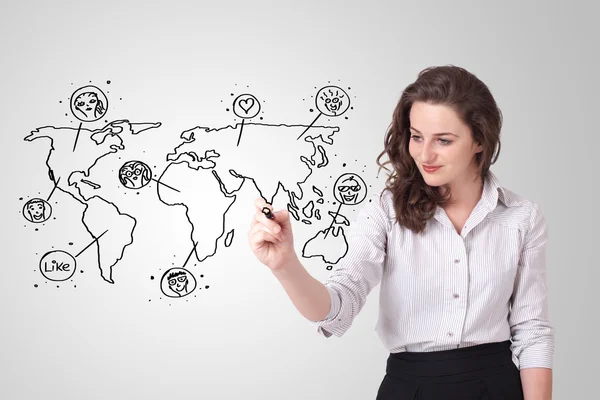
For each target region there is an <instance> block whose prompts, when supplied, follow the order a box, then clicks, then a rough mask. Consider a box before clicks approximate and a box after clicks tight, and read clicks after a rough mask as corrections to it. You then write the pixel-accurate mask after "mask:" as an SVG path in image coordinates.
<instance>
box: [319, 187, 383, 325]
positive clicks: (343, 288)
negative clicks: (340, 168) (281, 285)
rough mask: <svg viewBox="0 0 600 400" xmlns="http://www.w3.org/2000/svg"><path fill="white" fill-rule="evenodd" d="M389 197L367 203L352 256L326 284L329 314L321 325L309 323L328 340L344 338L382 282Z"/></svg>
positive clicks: (352, 239) (352, 233)
mask: <svg viewBox="0 0 600 400" xmlns="http://www.w3.org/2000/svg"><path fill="white" fill-rule="evenodd" d="M385 196H386V194H385V193H384V195H383V196H382V197H381V199H380V196H379V194H376V195H372V196H370V197H369V198H368V199H367V202H366V204H365V205H364V206H363V207H362V208H361V209H360V211H359V213H358V216H357V218H356V220H355V221H354V223H352V224H351V226H350V228H349V234H348V237H347V246H348V252H347V253H346V255H345V256H344V257H343V258H342V259H341V260H340V261H339V262H338V266H337V268H335V269H334V270H333V272H332V274H331V275H330V276H329V277H328V278H327V279H326V280H325V282H324V285H325V287H326V288H327V290H329V295H330V298H331V306H330V310H329V314H328V315H327V316H326V317H325V318H324V319H323V320H321V321H309V322H310V323H311V324H312V325H313V326H314V327H316V328H317V332H318V333H320V334H322V335H323V336H325V337H330V336H331V335H332V334H333V335H335V336H337V337H341V336H342V335H343V334H344V333H345V332H346V331H347V330H348V328H350V326H351V325H352V321H353V320H354V318H355V317H356V316H357V315H358V313H359V312H360V310H361V309H362V308H363V306H364V305H365V302H366V300H367V295H368V294H369V293H370V292H371V290H372V289H373V287H375V286H376V285H377V284H378V283H379V281H380V280H381V276H382V273H383V267H384V263H385V256H386V246H387V232H388V229H389V223H390V220H389V216H388V215H389V213H388V211H387V210H386V208H385V206H384V204H385Z"/></svg>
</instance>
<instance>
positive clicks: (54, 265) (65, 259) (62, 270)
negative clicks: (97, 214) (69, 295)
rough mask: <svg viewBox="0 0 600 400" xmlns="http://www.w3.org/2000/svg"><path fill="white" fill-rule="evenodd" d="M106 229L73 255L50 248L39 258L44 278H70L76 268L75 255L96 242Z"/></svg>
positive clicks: (57, 280)
mask: <svg viewBox="0 0 600 400" xmlns="http://www.w3.org/2000/svg"><path fill="white" fill-rule="evenodd" d="M106 232H108V229H107V230H105V231H104V232H102V234H101V235H99V236H98V237H96V238H94V240H92V242H91V243H90V244H88V245H87V246H85V247H84V248H83V250H81V251H80V252H79V253H77V255H76V256H75V257H73V256H72V255H71V254H69V253H67V252H66V251H63V250H52V251H49V252H47V253H46V254H44V255H43V256H42V258H41V259H40V272H41V274H42V275H43V276H44V278H46V279H48V280H49V281H54V282H62V281H66V280H67V279H70V278H71V277H72V276H73V274H74V273H75V270H76V269H77V261H76V260H75V259H76V258H77V257H79V256H80V255H81V253H83V252H84V251H86V250H87V249H88V248H89V247H90V246H91V245H93V244H94V243H96V242H97V241H98V240H100V238H101V237H102V236H104V234H105V233H106Z"/></svg>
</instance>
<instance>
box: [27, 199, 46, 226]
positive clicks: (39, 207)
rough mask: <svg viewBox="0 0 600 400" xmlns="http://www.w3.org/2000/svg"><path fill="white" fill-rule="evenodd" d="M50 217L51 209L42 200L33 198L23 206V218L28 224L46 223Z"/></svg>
mask: <svg viewBox="0 0 600 400" xmlns="http://www.w3.org/2000/svg"><path fill="white" fill-rule="evenodd" d="M51 215H52V207H51V206H50V203H48V202H47V201H46V200H44V199H38V198H34V199H31V200H29V201H28V202H27V203H25V205H24V206H23V216H24V217H25V219H26V220H27V221H29V222H33V223H34V224H39V223H42V222H46V221H47V220H48V219H49V218H50V216H51Z"/></svg>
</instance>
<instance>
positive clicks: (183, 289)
mask: <svg viewBox="0 0 600 400" xmlns="http://www.w3.org/2000/svg"><path fill="white" fill-rule="evenodd" d="M195 289H196V278H194V275H192V274H191V273H190V271H188V270H187V269H184V268H171V269H170V270H168V271H167V272H165V273H164V274H163V276H162V278H161V280H160V290H161V291H162V292H163V294H164V295H165V296H167V297H173V298H180V297H185V296H187V295H188V294H190V293H192V292H193V291H194V290H195Z"/></svg>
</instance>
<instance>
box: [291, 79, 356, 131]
mask: <svg viewBox="0 0 600 400" xmlns="http://www.w3.org/2000/svg"><path fill="white" fill-rule="evenodd" d="M315 106H316V107H317V110H319V114H318V115H317V117H316V118H315V119H314V120H313V121H312V122H311V123H310V125H308V126H307V127H306V129H305V130H304V132H302V133H301V134H300V136H298V138H297V139H296V140H300V138H301V137H302V135H304V134H305V133H306V132H307V131H308V130H309V129H310V128H311V127H312V126H313V125H314V124H315V122H317V120H318V119H319V117H320V116H321V115H326V116H328V117H339V116H340V115H342V114H344V113H345V112H346V111H348V108H350V96H348V93H346V91H344V89H342V88H341V87H339V86H325V87H322V88H321V89H320V90H319V91H318V92H317V95H316V96H315Z"/></svg>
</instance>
